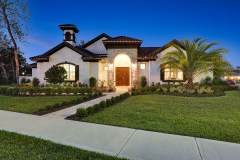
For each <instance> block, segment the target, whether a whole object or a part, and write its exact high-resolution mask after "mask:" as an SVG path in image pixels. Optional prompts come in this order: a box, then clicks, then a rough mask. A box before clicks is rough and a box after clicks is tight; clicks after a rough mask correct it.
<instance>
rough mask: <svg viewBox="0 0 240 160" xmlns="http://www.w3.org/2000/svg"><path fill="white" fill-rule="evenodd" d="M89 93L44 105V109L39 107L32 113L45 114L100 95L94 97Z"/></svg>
mask: <svg viewBox="0 0 240 160" xmlns="http://www.w3.org/2000/svg"><path fill="white" fill-rule="evenodd" d="M90 95H91V94H89V95H85V96H79V97H78V98H77V99H73V100H71V101H63V102H62V103H57V104H53V105H48V106H45V108H44V109H41V110H39V111H37V112H36V113H34V114H36V115H43V114H47V113H50V112H53V111H57V110H59V109H62V108H66V107H68V106H72V105H76V104H79V103H83V102H86V101H88V100H91V99H93V98H96V97H100V96H101V93H99V94H98V96H96V97H93V96H90ZM79 112H81V111H79ZM87 112H89V111H87ZM80 114H83V113H80ZM83 115H84V114H83Z"/></svg>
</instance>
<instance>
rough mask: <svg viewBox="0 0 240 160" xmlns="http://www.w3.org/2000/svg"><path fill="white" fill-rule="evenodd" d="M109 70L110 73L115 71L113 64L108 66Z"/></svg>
mask: <svg viewBox="0 0 240 160" xmlns="http://www.w3.org/2000/svg"><path fill="white" fill-rule="evenodd" d="M108 69H109V70H110V71H112V70H113V64H112V63H110V64H109V65H108Z"/></svg>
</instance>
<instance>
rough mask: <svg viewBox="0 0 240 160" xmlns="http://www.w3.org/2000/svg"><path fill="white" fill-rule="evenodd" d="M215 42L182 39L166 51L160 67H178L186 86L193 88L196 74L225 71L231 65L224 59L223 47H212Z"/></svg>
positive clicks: (224, 51)
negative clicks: (172, 49)
mask: <svg viewBox="0 0 240 160" xmlns="http://www.w3.org/2000/svg"><path fill="white" fill-rule="evenodd" d="M217 44H218V43H217V42H213V43H206V39H200V38H195V39H194V40H193V41H190V40H189V39H184V40H182V41H180V42H179V44H176V45H174V47H175V48H176V50H175V51H171V52H168V53H166V54H165V55H164V56H163V57H162V58H161V62H162V63H161V64H160V69H161V70H163V69H165V68H169V67H170V68H172V69H179V70H181V71H182V72H183V75H184V76H185V78H186V80H187V88H188V89H192V88H193V81H194V78H195V77H196V76H197V75H200V74H204V73H208V72H209V71H213V72H214V71H217V72H218V73H225V72H228V70H230V69H229V68H231V65H230V64H229V63H228V62H227V61H225V60H224V58H223V53H226V52H227V50H226V49H224V48H217V49H212V47H213V46H215V45H217Z"/></svg>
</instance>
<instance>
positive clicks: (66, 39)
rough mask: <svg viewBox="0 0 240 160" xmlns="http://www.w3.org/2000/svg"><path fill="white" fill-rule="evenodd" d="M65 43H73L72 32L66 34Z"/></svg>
mask: <svg viewBox="0 0 240 160" xmlns="http://www.w3.org/2000/svg"><path fill="white" fill-rule="evenodd" d="M65 41H71V33H70V32H66V33H65Z"/></svg>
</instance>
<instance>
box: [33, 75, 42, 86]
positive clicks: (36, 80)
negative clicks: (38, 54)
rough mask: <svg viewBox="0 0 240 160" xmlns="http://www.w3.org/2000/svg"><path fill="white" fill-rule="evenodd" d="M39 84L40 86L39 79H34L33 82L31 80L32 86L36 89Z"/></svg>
mask: <svg viewBox="0 0 240 160" xmlns="http://www.w3.org/2000/svg"><path fill="white" fill-rule="evenodd" d="M39 84H40V81H39V79H38V78H36V77H34V78H33V80H32V86H33V87H37V86H39Z"/></svg>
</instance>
